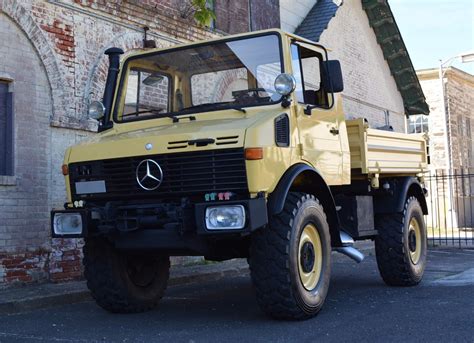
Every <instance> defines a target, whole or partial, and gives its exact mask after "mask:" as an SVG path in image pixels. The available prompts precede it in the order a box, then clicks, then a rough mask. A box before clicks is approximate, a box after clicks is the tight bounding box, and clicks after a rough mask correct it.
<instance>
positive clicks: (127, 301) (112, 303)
mask: <svg viewBox="0 0 474 343" xmlns="http://www.w3.org/2000/svg"><path fill="white" fill-rule="evenodd" d="M83 263H84V267H85V270H84V274H85V277H86V279H87V287H88V288H89V290H90V291H91V294H92V297H93V298H94V299H95V301H96V302H97V304H98V305H99V306H101V307H102V308H104V309H106V310H107V311H110V312H119V313H131V312H143V311H146V310H150V309H152V308H153V307H155V306H156V305H157V304H158V302H159V300H160V299H161V298H162V296H163V293H164V291H165V289H166V286H167V283H168V278H169V268H170V261H169V257H168V256H160V255H151V254H134V253H127V252H123V251H118V250H116V249H115V248H114V247H113V246H112V245H111V244H110V243H109V242H108V241H106V240H103V239H97V238H96V239H87V240H86V244H85V245H84V260H83Z"/></svg>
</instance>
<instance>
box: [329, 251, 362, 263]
mask: <svg viewBox="0 0 474 343" xmlns="http://www.w3.org/2000/svg"><path fill="white" fill-rule="evenodd" d="M334 250H335V251H337V252H339V253H341V254H344V255H346V256H348V257H350V258H352V259H353V260H354V261H356V262H357V263H361V262H362V261H363V260H364V254H362V253H361V252H360V251H359V250H357V249H356V248H354V247H340V248H335V249H334Z"/></svg>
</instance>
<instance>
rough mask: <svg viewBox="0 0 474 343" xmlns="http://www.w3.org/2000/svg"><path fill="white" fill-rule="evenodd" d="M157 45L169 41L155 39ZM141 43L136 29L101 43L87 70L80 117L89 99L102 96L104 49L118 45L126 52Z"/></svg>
mask: <svg viewBox="0 0 474 343" xmlns="http://www.w3.org/2000/svg"><path fill="white" fill-rule="evenodd" d="M156 43H157V47H158V48H160V47H167V46H169V45H170V43H169V42H165V41H160V40H157V41H156ZM142 44H143V33H142V32H137V31H125V32H122V33H120V34H117V35H116V36H114V37H113V38H112V39H111V40H110V41H108V42H107V43H105V44H103V46H102V48H101V50H100V51H99V53H98V54H97V55H96V57H95V59H94V62H93V63H92V67H91V68H90V70H89V77H88V79H87V83H86V85H85V89H84V98H83V99H82V103H83V104H82V105H83V106H82V108H83V110H82V111H81V113H80V114H79V115H80V117H81V118H80V119H82V120H86V119H87V106H88V104H89V101H90V100H98V99H101V98H102V95H103V92H104V85H105V80H106V78H107V68H108V66H109V62H108V59H107V57H106V56H105V55H104V52H105V50H107V49H108V48H110V47H118V48H121V49H123V51H125V52H127V51H130V50H132V49H137V48H141V47H142Z"/></svg>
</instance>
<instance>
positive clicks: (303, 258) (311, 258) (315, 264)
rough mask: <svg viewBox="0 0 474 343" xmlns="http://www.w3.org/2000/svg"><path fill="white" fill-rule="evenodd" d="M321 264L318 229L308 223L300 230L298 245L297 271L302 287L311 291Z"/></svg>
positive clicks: (321, 250)
mask: <svg viewBox="0 0 474 343" xmlns="http://www.w3.org/2000/svg"><path fill="white" fill-rule="evenodd" d="M322 265H323V249H322V244H321V237H320V236H319V233H318V230H317V229H316V227H315V226H314V225H312V224H308V225H306V226H305V228H304V229H303V232H301V236H300V241H299V245H298V271H299V274H300V280H301V283H302V284H303V286H304V288H306V290H308V291H312V290H313V289H315V288H316V285H317V284H318V281H319V278H320V277H321V269H322Z"/></svg>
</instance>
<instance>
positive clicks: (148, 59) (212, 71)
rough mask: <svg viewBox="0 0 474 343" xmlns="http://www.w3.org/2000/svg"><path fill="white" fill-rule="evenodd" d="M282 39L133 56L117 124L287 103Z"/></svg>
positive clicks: (126, 70) (248, 39)
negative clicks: (281, 79)
mask: <svg viewBox="0 0 474 343" xmlns="http://www.w3.org/2000/svg"><path fill="white" fill-rule="evenodd" d="M282 72H283V65H282V61H281V44H280V38H279V36H278V35H277V34H274V33H273V34H267V35H263V36H262V35H260V36H256V37H244V38H240V39H232V40H228V41H219V42H210V43H208V44H199V45H195V46H189V47H184V48H176V49H170V50H168V51H161V52H156V53H149V54H143V55H139V56H133V57H130V58H129V59H128V60H127V61H126V62H125V63H124V67H123V72H122V77H121V81H120V88H119V97H118V102H117V106H116V110H115V112H114V119H115V120H116V121H119V122H120V121H122V122H123V121H135V120H141V119H149V118H156V117H166V116H168V117H172V116H173V117H174V116H178V115H181V114H187V113H196V112H208V111H214V110H221V109H235V110H240V111H245V110H244V108H245V107H249V106H258V105H267V104H271V103H275V102H278V101H280V100H281V96H280V95H279V94H278V93H276V92H275V88H274V81H275V78H276V77H277V76H278V75H279V74H280V73H282Z"/></svg>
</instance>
